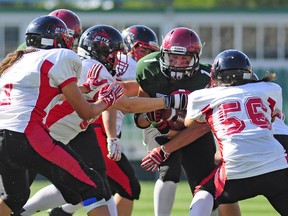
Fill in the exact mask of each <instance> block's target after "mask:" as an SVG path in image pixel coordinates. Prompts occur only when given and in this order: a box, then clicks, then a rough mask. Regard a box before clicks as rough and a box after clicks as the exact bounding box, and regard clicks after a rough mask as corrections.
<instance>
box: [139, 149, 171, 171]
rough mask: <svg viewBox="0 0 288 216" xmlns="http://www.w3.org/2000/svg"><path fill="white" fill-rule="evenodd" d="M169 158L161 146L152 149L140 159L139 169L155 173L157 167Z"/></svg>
mask: <svg viewBox="0 0 288 216" xmlns="http://www.w3.org/2000/svg"><path fill="white" fill-rule="evenodd" d="M169 156H170V153H168V152H165V151H164V148H163V146H160V147H157V148H154V149H152V151H149V152H148V155H147V156H145V157H144V158H143V159H142V163H141V167H142V168H144V169H146V170H147V171H149V170H151V171H152V172H156V170H157V169H158V167H159V165H160V164H161V163H162V162H164V161H165V160H167V158H168V157H169Z"/></svg>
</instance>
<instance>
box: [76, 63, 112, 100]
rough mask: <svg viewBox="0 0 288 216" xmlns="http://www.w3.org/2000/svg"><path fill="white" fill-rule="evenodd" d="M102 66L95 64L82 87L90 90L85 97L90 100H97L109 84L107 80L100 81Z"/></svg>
mask: <svg viewBox="0 0 288 216" xmlns="http://www.w3.org/2000/svg"><path fill="white" fill-rule="evenodd" d="M101 67H102V65H100V64H94V65H93V66H92V68H90V70H89V71H88V73H87V76H86V81H85V83H83V84H82V85H83V86H85V87H86V88H87V89H88V91H89V92H88V93H86V94H85V97H86V98H88V99H90V100H94V101H95V100H96V99H97V97H98V93H99V90H100V89H101V88H102V87H103V86H104V85H106V84H107V83H108V81H107V79H102V80H99V73H100V71H101Z"/></svg>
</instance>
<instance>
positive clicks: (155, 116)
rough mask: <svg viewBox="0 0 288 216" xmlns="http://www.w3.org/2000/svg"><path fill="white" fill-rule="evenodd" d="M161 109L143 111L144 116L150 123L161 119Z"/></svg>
mask: <svg viewBox="0 0 288 216" xmlns="http://www.w3.org/2000/svg"><path fill="white" fill-rule="evenodd" d="M161 114H162V111H161V110H155V111H152V112H147V113H143V115H144V118H145V119H146V120H147V121H148V122H150V124H152V123H153V122H156V123H157V122H159V121H160V120H161Z"/></svg>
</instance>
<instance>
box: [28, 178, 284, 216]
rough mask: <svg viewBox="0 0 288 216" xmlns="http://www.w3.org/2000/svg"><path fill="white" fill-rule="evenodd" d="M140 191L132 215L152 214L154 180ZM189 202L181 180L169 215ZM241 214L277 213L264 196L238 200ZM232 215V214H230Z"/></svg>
mask: <svg viewBox="0 0 288 216" xmlns="http://www.w3.org/2000/svg"><path fill="white" fill-rule="evenodd" d="M47 184H49V182H47V181H45V180H38V181H35V182H34V183H33V185H32V188H31V191H32V194H34V193H35V192H36V191H37V190H39V189H40V188H42V187H44V186H45V185H47ZM141 186H142V192H141V196H140V199H139V200H138V201H136V202H135V205H134V211H133V216H153V187H154V182H149V181H142V182H141ZM190 202H191V194H190V189H189V187H188V184H187V183H186V182H185V181H183V182H182V183H179V186H178V189H177V192H176V201H175V203H174V207H173V211H172V214H171V216H186V215H188V208H189V205H190ZM240 207H241V211H242V216H277V215H279V214H278V213H277V212H276V211H275V210H274V209H272V207H271V206H270V204H269V203H268V202H267V200H266V199H265V198H264V197H261V196H258V197H257V198H253V199H249V200H245V201H242V202H240ZM47 215H48V214H47V213H46V212H39V213H37V214H35V216H47ZM85 215H86V214H85V212H84V211H83V210H82V209H81V210H78V211H77V212H76V213H75V214H74V216H85ZM231 216H232V215H231Z"/></svg>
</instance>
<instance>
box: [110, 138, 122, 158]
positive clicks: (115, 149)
mask: <svg viewBox="0 0 288 216" xmlns="http://www.w3.org/2000/svg"><path fill="white" fill-rule="evenodd" d="M107 149H108V155H107V157H108V158H110V159H112V160H114V161H119V160H120V159H121V147H120V144H119V139H118V138H107Z"/></svg>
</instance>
